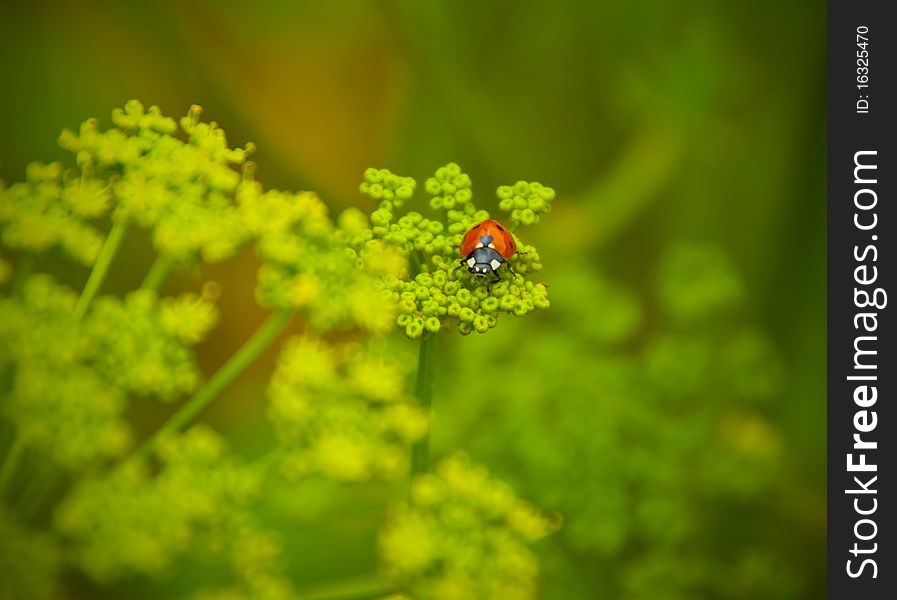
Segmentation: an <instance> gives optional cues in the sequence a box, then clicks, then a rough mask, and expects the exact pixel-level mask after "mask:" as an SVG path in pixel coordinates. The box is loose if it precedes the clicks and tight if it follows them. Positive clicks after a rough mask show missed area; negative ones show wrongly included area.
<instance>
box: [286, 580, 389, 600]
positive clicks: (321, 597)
mask: <svg viewBox="0 0 897 600" xmlns="http://www.w3.org/2000/svg"><path fill="white" fill-rule="evenodd" d="M395 591H396V590H393V589H389V588H386V587H384V586H383V584H381V583H380V581H379V579H378V578H377V577H376V576H373V575H367V576H361V577H352V578H347V579H342V580H339V581H334V582H325V583H322V584H318V585H315V586H312V587H308V588H305V589H304V590H297V594H296V596H295V598H296V600H373V599H374V598H383V597H384V596H388V595H389V594H391V593H395Z"/></svg>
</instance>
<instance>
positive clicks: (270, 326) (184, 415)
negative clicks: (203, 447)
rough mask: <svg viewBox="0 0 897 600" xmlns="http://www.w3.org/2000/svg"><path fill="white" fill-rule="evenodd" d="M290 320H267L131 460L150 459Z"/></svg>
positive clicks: (286, 315) (283, 316) (282, 316)
mask: <svg viewBox="0 0 897 600" xmlns="http://www.w3.org/2000/svg"><path fill="white" fill-rule="evenodd" d="M292 318H293V313H292V311H288V310H282V311H279V312H276V313H274V314H273V315H271V316H270V317H268V320H267V321H265V322H264V323H263V324H262V326H261V327H259V329H258V330H257V331H256V332H255V333H254V334H253V335H252V337H251V338H249V340H247V341H246V343H245V344H243V346H242V347H241V348H240V349H239V350H237V353H236V354H234V355H233V356H231V358H230V360H228V361H227V362H226V363H225V364H224V366H223V367H221V368H220V369H219V370H218V372H217V373H215V375H213V376H212V378H211V379H209V381H208V382H207V383H206V384H205V385H204V386H203V387H202V388H200V389H199V391H198V392H196V394H194V395H193V397H192V398H191V399H190V400H188V401H187V403H186V404H184V405H183V406H182V407H181V408H180V410H178V411H177V412H176V413H174V414H173V415H172V416H171V418H170V419H168V421H166V422H165V424H164V425H162V427H161V428H160V429H159V430H158V431H156V433H154V434H153V435H152V436H150V438H149V439H148V440H146V442H144V443H143V445H142V446H140V448H138V449H137V451H136V452H134V454H133V455H132V456H131V459H132V460H142V459H145V458H147V457H149V456H150V455H151V454H152V453H153V452H154V451H155V449H156V446H157V445H158V444H159V441H160V440H161V439H162V438H164V437H165V436H166V435H169V434H171V433H173V432H175V431H177V430H178V429H180V428H181V427H183V426H184V425H186V424H187V423H189V422H190V420H191V419H193V417H195V416H196V415H197V414H199V413H200V411H202V410H203V409H204V408H205V407H206V406H208V405H209V403H210V402H212V400H214V399H215V398H216V397H217V396H218V394H220V393H221V392H222V391H223V390H224V388H226V387H227V386H228V385H230V384H231V383H232V382H233V381H234V379H236V378H237V377H239V376H240V374H241V373H243V371H245V370H246V368H247V367H248V366H249V365H251V364H252V363H253V362H254V361H255V359H257V358H258V357H259V355H260V354H261V353H262V352H264V351H265V350H266V349H267V348H268V346H270V345H271V344H272V343H273V342H274V340H275V339H277V336H278V335H280V332H281V331H283V329H284V328H285V327H286V326H287V324H289V322H290V320H291V319H292Z"/></svg>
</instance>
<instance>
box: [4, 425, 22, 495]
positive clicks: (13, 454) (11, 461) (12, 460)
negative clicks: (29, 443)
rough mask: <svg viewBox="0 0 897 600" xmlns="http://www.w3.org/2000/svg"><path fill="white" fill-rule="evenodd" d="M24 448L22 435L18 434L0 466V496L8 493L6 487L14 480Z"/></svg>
mask: <svg viewBox="0 0 897 600" xmlns="http://www.w3.org/2000/svg"><path fill="white" fill-rule="evenodd" d="M24 449H25V444H24V443H23V442H22V436H21V435H16V436H15V438H13V441H12V443H11V444H10V447H9V450H8V451H7V453H6V457H5V458H4V459H3V466H2V467H0V498H2V497H3V496H5V495H6V489H7V487H9V482H10V481H12V478H13V475H14V474H15V472H16V467H17V466H18V465H19V459H20V458H21V456H22V451H23V450H24Z"/></svg>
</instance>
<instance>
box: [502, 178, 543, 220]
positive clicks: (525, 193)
mask: <svg viewBox="0 0 897 600" xmlns="http://www.w3.org/2000/svg"><path fill="white" fill-rule="evenodd" d="M498 198H499V203H498V208H499V209H501V210H503V211H505V212H508V213H510V214H511V222H512V223H514V224H515V225H533V224H534V223H538V222H539V221H541V220H542V215H544V214H546V213H549V212H551V202H552V200H554V190H553V189H551V188H550V187H545V186H543V185H542V184H541V183H539V182H536V181H534V182H532V183H530V182H527V181H518V182H517V183H515V184H514V185H503V186H501V187H500V188H498Z"/></svg>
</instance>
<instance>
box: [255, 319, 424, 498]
mask: <svg viewBox="0 0 897 600" xmlns="http://www.w3.org/2000/svg"><path fill="white" fill-rule="evenodd" d="M408 371H409V362H408V361H406V360H401V359H400V358H397V357H393V356H390V355H387V354H385V353H379V352H376V351H374V350H372V347H371V345H367V346H358V345H354V344H351V345H336V346H334V345H330V344H328V343H326V342H324V341H323V340H320V339H316V338H312V337H308V336H306V337H298V338H293V339H291V340H290V342H289V343H288V344H287V346H286V348H285V349H284V351H283V352H282V354H281V356H280V359H279V360H278V366H277V370H276V371H275V373H274V376H273V377H272V379H271V384H270V386H269V390H268V396H269V399H270V405H269V408H268V416H269V418H270V419H271V421H272V422H273V423H274V426H275V429H276V430H277V434H278V439H279V440H280V443H281V444H282V446H283V449H284V457H283V459H282V466H283V469H284V471H285V473H286V474H287V475H288V476H289V477H290V478H291V479H294V480H295V479H298V478H307V477H309V476H312V475H323V476H325V477H328V478H332V479H335V480H337V481H361V480H366V479H371V478H380V479H387V480H395V479H397V478H398V477H401V476H403V475H405V474H407V472H408V468H409V449H410V447H411V444H412V443H414V442H415V441H416V440H418V439H420V438H421V437H422V436H423V435H424V433H425V432H426V428H427V418H426V416H425V414H424V413H423V412H422V411H421V410H420V409H419V408H418V407H417V405H416V402H415V401H414V398H413V397H411V396H410V395H409V394H408V393H407V392H406V391H405V389H406V381H407V375H408Z"/></svg>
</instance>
